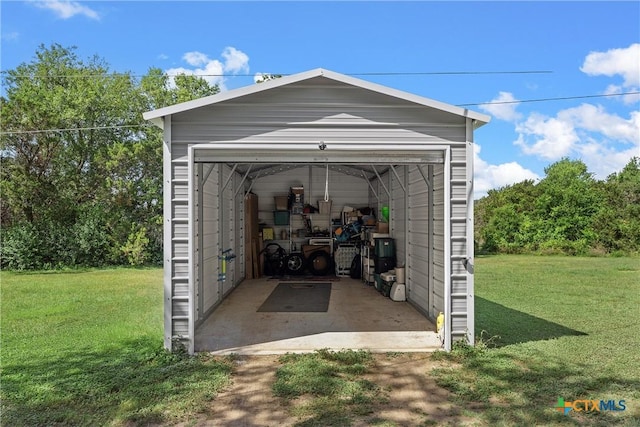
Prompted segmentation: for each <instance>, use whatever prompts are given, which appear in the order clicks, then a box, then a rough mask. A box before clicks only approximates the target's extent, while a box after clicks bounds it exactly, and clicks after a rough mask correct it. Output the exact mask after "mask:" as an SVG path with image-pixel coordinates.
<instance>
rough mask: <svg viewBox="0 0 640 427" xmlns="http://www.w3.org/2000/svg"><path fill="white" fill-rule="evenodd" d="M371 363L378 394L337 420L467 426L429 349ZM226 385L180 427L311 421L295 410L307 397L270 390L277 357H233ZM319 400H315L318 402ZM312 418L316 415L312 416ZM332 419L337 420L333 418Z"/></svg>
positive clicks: (364, 377)
mask: <svg viewBox="0 0 640 427" xmlns="http://www.w3.org/2000/svg"><path fill="white" fill-rule="evenodd" d="M373 359H374V360H373V363H372V365H371V366H370V368H369V369H368V371H367V372H366V373H364V374H362V377H361V378H362V380H366V381H370V382H371V383H372V384H375V385H376V386H377V387H379V388H380V390H381V395H382V396H383V399H381V400H380V402H379V403H377V404H375V405H373V407H372V408H371V409H372V411H371V412H368V413H366V414H345V415H346V416H347V419H345V418H341V421H340V422H339V423H337V424H336V423H331V424H329V425H351V426H362V427H364V426H372V425H374V426H375V425H377V426H430V425H439V426H440V425H445V426H446V425H452V426H453V425H471V424H473V419H472V418H469V417H467V416H465V414H464V413H463V411H462V410H461V408H459V407H457V406H456V405H455V404H454V403H452V402H450V401H449V394H450V393H449V392H448V391H447V390H445V389H443V388H441V387H439V386H438V385H436V383H435V381H434V379H433V378H432V377H431V376H430V372H431V370H432V369H433V368H434V367H437V366H438V364H439V363H443V362H439V361H433V360H431V359H430V355H429V354H422V353H393V354H374V355H373ZM234 365H235V368H234V374H233V376H232V382H233V383H232V385H231V386H230V387H228V388H227V390H225V391H223V392H221V393H220V394H219V395H218V396H217V397H216V399H215V400H214V401H213V402H212V403H211V407H210V408H209V412H208V413H207V414H206V415H202V416H201V417H199V418H198V419H197V420H192V421H191V422H188V423H184V424H182V426H185V427H186V426H308V425H316V423H315V421H314V414H306V415H302V416H300V415H298V413H299V412H300V411H298V410H297V409H299V408H300V407H301V406H308V405H309V403H310V401H312V400H313V399H315V398H314V397H313V396H309V395H304V396H301V397H299V398H295V399H288V398H283V397H277V396H276V395H275V394H274V391H273V384H274V382H275V381H276V371H277V370H278V368H279V367H281V366H282V362H281V359H280V357H279V356H238V357H237V358H236V359H235V362H234ZM320 403H321V402H320ZM315 420H317V419H315ZM336 422H338V419H337V418H336Z"/></svg>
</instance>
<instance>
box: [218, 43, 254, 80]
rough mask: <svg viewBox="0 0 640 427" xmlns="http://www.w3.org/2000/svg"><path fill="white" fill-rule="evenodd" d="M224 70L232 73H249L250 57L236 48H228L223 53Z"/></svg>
mask: <svg viewBox="0 0 640 427" xmlns="http://www.w3.org/2000/svg"><path fill="white" fill-rule="evenodd" d="M222 58H223V59H224V70H225V71H227V72H230V73H240V72H242V71H244V72H245V73H246V72H248V71H249V57H248V56H247V54H246V53H244V52H242V51H240V50H238V49H236V48H234V47H230V46H229V47H226V48H225V49H224V50H223V51H222Z"/></svg>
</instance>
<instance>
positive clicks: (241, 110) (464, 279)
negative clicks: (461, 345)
mask: <svg viewBox="0 0 640 427" xmlns="http://www.w3.org/2000/svg"><path fill="white" fill-rule="evenodd" d="M144 118H145V119H147V120H150V121H152V122H153V123H155V124H156V125H157V126H159V127H161V128H162V129H163V131H164V144H163V145H164V155H163V162H164V181H163V182H164V188H163V191H164V292H165V295H164V322H165V325H164V328H165V346H166V347H167V348H171V347H172V345H173V344H172V343H174V342H175V341H180V342H182V343H183V344H184V345H185V346H186V347H187V348H188V349H189V351H190V352H191V353H193V352H194V351H196V349H197V348H198V345H197V343H196V342H195V341H196V338H195V336H196V334H195V331H196V328H197V327H198V326H199V325H200V324H202V322H204V320H205V319H206V318H207V316H209V315H210V314H211V313H212V312H213V311H214V310H215V309H216V307H218V306H219V304H220V303H221V302H222V300H223V299H225V297H226V296H227V295H229V294H230V293H231V292H232V291H233V289H234V288H235V287H236V286H238V285H239V284H240V283H241V282H242V281H243V280H245V271H246V266H245V262H244V260H245V257H244V244H243V243H244V238H243V233H244V225H243V221H244V215H243V209H244V196H245V193H246V192H247V191H248V190H249V189H251V188H256V187H255V186H256V185H259V183H260V182H261V180H265V179H271V180H272V181H273V180H274V179H278V176H286V174H287V171H293V170H296V169H301V168H303V169H304V170H305V171H306V170H308V171H309V176H310V177H311V174H312V171H313V169H314V168H315V169H318V170H324V169H320V168H326V167H327V165H328V167H329V169H330V170H331V171H332V175H336V174H340V176H343V177H348V180H350V182H353V185H352V187H354V188H355V187H358V188H360V187H359V186H361V188H360V189H359V190H358V194H362V200H363V202H364V201H368V202H370V204H372V205H375V206H376V207H378V208H380V207H381V206H382V205H388V206H390V208H391V210H392V212H393V215H392V220H391V222H390V226H391V233H392V236H393V237H394V238H395V239H396V242H397V248H398V249H397V250H398V253H397V258H398V261H399V262H402V263H403V264H404V265H405V268H406V288H407V300H408V301H409V303H411V304H412V305H413V306H414V307H415V308H417V309H418V310H419V311H420V312H421V313H422V314H424V315H425V316H427V317H428V318H431V319H435V317H436V316H437V314H438V312H443V313H444V314H445V340H444V347H445V349H447V350H448V349H450V348H451V344H452V341H454V340H459V339H465V340H468V341H469V342H473V336H474V280H473V279H474V276H473V257H474V245H473V153H474V149H473V136H474V135H473V134H474V130H475V129H476V128H478V127H479V126H482V125H484V124H486V123H488V121H489V119H490V118H489V117H488V116H486V115H483V114H480V113H477V112H473V111H470V110H468V109H464V108H460V107H456V106H452V105H448V104H445V103H442V102H438V101H434V100H431V99H427V98H424V97H420V96H416V95H413V94H410V93H406V92H402V91H399V90H395V89H392V88H389V87H385V86H381V85H378V84H374V83H370V82H367V81H364V80H360V79H356V78H353V77H350V76H346V75H343V74H339V73H335V72H331V71H328V70H324V69H315V70H311V71H307V72H303V73H300V74H295V75H291V76H286V77H282V78H279V79H276V80H271V81H268V82H265V83H261V84H254V85H251V86H247V87H243V88H240V89H236V90H231V91H227V92H222V93H219V94H216V95H213V96H209V97H204V98H201V99H196V100H193V101H189V102H185V103H181V104H177V105H173V106H169V107H165V108H161V109H158V110H154V111H150V112H147V113H145V114H144ZM321 148H323V149H321ZM305 173H306V172H305ZM323 173H324V172H323ZM268 177H269V178H268ZM310 179H311V178H310ZM345 179H347V178H345ZM336 187H337V188H336V191H337V193H336V197H337V198H340V197H341V196H340V187H341V186H339V185H338V186H336ZM342 187H344V186H342ZM349 197H353V194H351V195H350V196H347V194H345V195H344V196H343V199H344V200H345V201H346V200H349ZM332 198H334V197H332ZM335 205H337V204H336V203H335V198H334V206H335ZM226 249H231V250H232V251H233V252H234V253H235V254H237V258H236V260H235V262H232V263H229V265H228V269H227V271H226V280H225V281H219V280H218V275H219V273H220V272H221V267H222V266H221V262H220V260H219V256H220V255H221V253H222V251H223V250H226Z"/></svg>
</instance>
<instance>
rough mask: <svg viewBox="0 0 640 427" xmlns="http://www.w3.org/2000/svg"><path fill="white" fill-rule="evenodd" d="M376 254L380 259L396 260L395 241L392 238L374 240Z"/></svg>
mask: <svg viewBox="0 0 640 427" xmlns="http://www.w3.org/2000/svg"><path fill="white" fill-rule="evenodd" d="M374 240H375V243H374V254H375V255H376V256H377V257H379V258H395V256H396V245H395V243H394V239H392V238H390V237H382V238H378V239H374Z"/></svg>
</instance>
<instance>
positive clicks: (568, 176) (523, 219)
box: [474, 157, 640, 255]
mask: <svg viewBox="0 0 640 427" xmlns="http://www.w3.org/2000/svg"><path fill="white" fill-rule="evenodd" d="M474 221H475V243H476V248H477V251H479V252H481V253H482V252H484V253H525V252H526V253H543V254H553V253H562V254H570V255H588V254H592V255H595V254H612V253H613V254H629V253H637V252H640V158H639V157H634V158H632V159H631V160H630V161H629V163H627V165H626V166H625V167H624V168H623V169H622V170H621V171H620V172H616V173H613V174H611V175H609V176H608V177H607V178H606V179H605V180H596V179H594V177H593V174H592V173H590V172H589V171H588V169H587V166H586V165H585V164H584V163H583V162H582V161H580V160H571V159H568V158H565V159H562V160H560V161H558V162H556V163H554V164H552V165H550V166H548V167H547V168H545V177H544V178H542V179H541V180H540V181H539V182H537V183H536V182H534V181H532V180H526V181H523V182H519V183H517V184H513V185H509V186H506V187H503V188H500V189H497V190H489V191H488V193H487V196H486V197H483V198H482V199H480V200H477V201H476V202H475V220H474Z"/></svg>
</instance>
